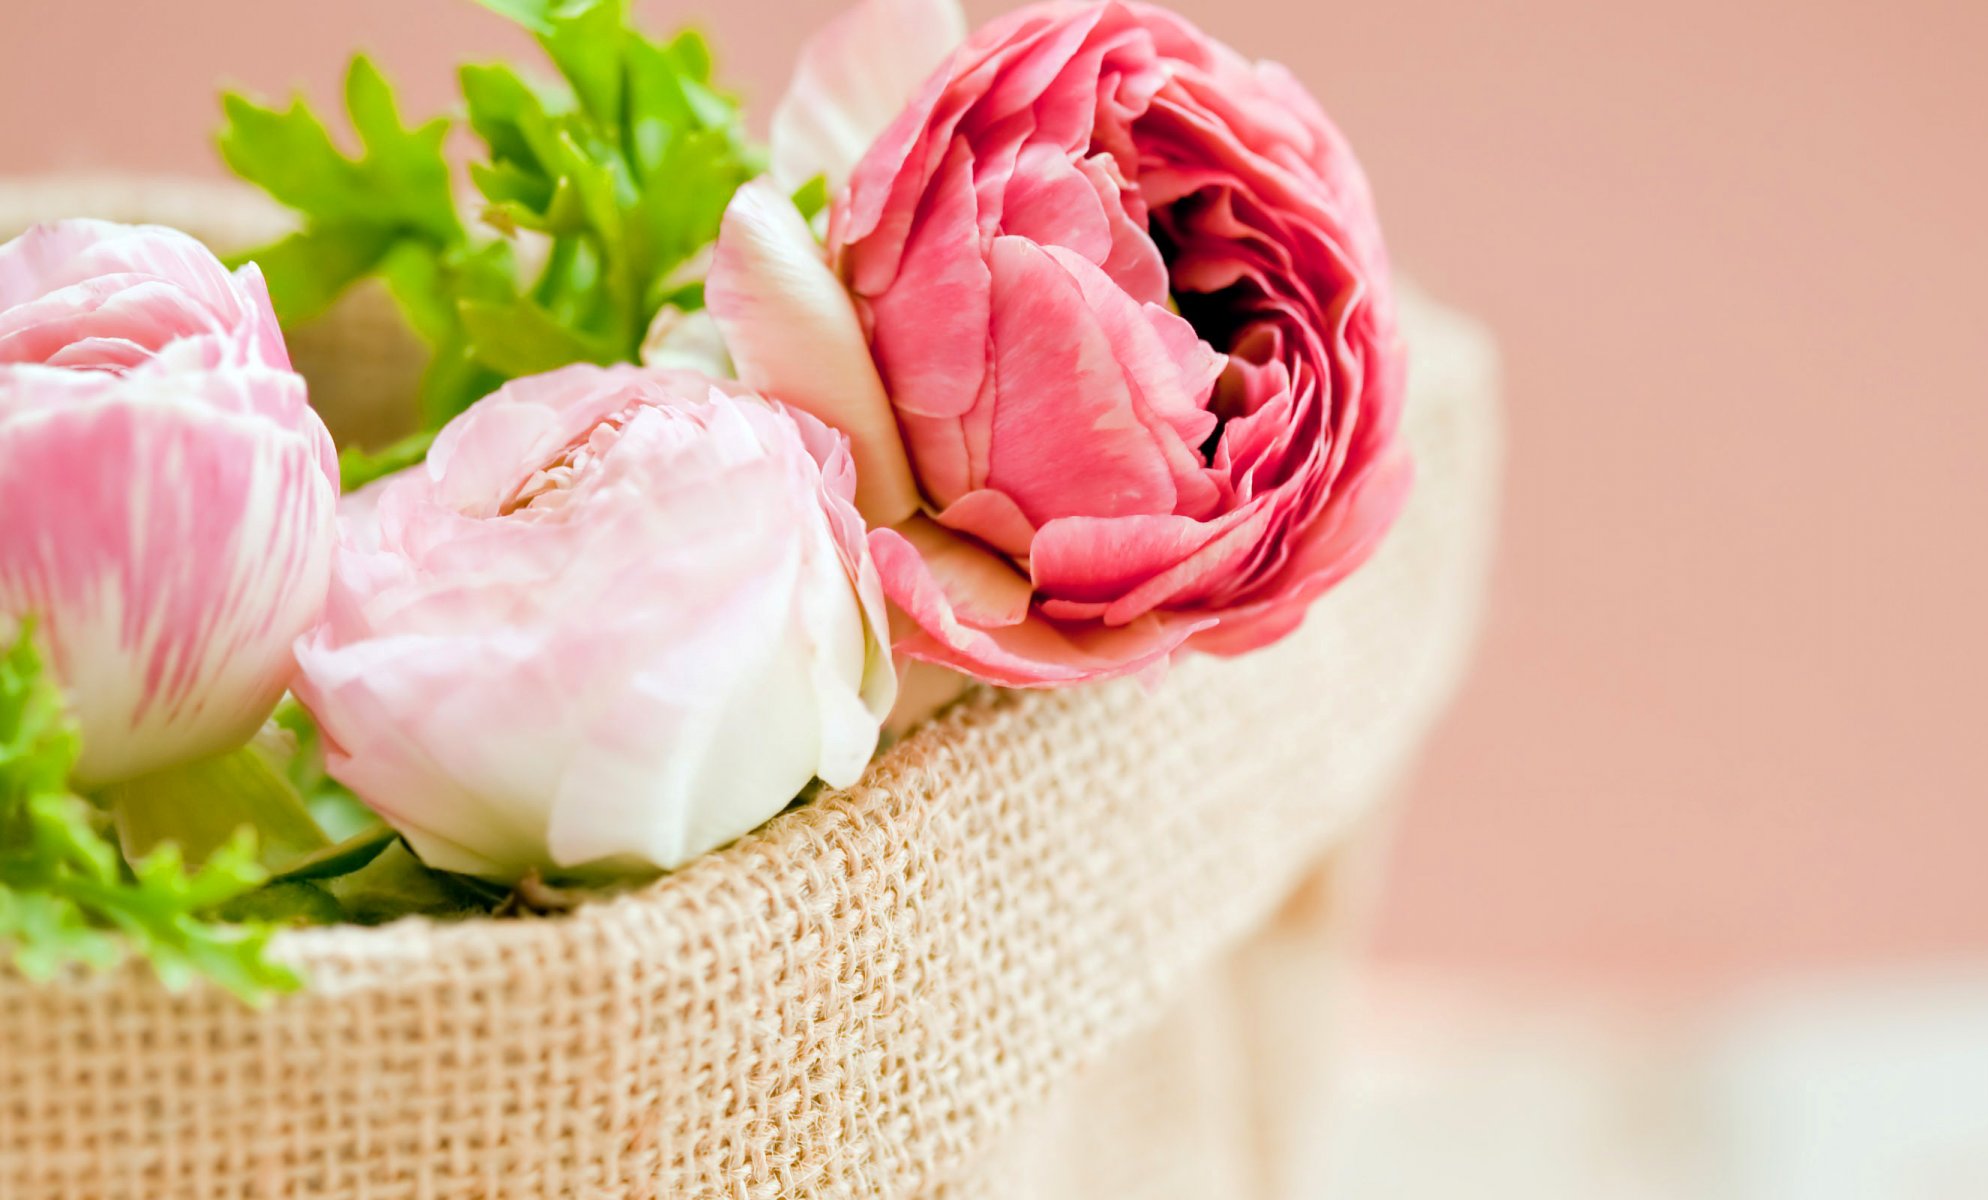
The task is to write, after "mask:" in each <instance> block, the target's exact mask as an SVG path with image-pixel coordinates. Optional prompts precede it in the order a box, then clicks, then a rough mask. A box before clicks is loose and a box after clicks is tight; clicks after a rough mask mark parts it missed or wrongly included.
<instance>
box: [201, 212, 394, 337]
mask: <svg viewBox="0 0 1988 1200" xmlns="http://www.w3.org/2000/svg"><path fill="white" fill-rule="evenodd" d="M393 244H394V235H393V232H392V231H391V230H388V229H385V228H382V227H380V226H377V225H326V226H319V227H316V228H312V229H307V230H302V231H299V232H297V233H293V234H291V235H290V236H289V237H286V238H284V239H283V240H281V241H278V242H272V243H271V244H269V245H267V246H264V247H262V248H261V249H259V250H256V251H254V252H253V256H252V257H243V258H237V259H235V260H234V262H233V263H231V265H239V264H240V263H241V262H243V261H252V262H254V263H255V264H256V266H258V267H260V268H261V270H262V276H263V278H264V279H265V280H267V281H268V283H269V296H270V300H271V301H272V302H273V303H274V304H275V305H276V309H277V311H278V312H281V313H283V314H284V318H285V319H286V320H289V321H292V322H301V321H308V320H311V319H312V318H313V317H316V316H318V315H319V314H320V313H322V312H324V310H325V309H327V308H330V307H331V305H332V303H333V302H334V301H336V300H337V299H338V298H339V296H341V295H343V294H344V292H345V290H346V289H347V288H349V287H351V286H352V285H353V284H354V283H357V282H358V281H359V280H361V279H364V278H365V277H366V276H367V275H368V274H371V273H372V271H373V270H374V269H375V268H376V267H378V266H379V264H380V260H381V259H382V258H384V257H385V256H386V253H387V250H388V249H389V248H391V247H392V246H393Z"/></svg>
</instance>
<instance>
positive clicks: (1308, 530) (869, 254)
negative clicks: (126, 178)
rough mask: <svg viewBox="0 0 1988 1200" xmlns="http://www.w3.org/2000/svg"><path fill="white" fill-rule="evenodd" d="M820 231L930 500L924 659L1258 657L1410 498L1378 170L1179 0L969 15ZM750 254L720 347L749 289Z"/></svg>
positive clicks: (1008, 671) (911, 539) (914, 597)
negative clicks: (972, 26)
mask: <svg viewBox="0 0 1988 1200" xmlns="http://www.w3.org/2000/svg"><path fill="white" fill-rule="evenodd" d="M907 3H910V4H913V5H914V7H915V6H916V0H866V3H865V5H864V6H863V9H867V10H877V9H879V8H882V7H890V6H895V7H899V8H902V7H904V6H905V5H906V4H907ZM928 7H930V6H929V5H928ZM863 9H859V12H860V11H863ZM858 19H859V18H858V17H857V16H856V15H855V14H852V15H851V17H848V18H845V19H844V22H843V23H841V25H840V26H839V27H838V28H832V29H831V30H830V31H829V33H828V34H826V35H824V38H823V39H822V43H821V44H819V45H818V46H817V48H816V49H815V50H812V51H811V52H810V54H811V55H812V56H813V57H814V58H817V59H818V58H820V57H821V56H823V55H824V54H826V53H829V52H830V51H831V50H834V49H835V48H837V47H838V46H846V45H847V44H848V43H849V42H850V41H851V40H852V39H851V36H850V29H851V23H852V22H855V21H857V20H858ZM898 19H899V20H900V21H902V20H903V17H902V15H901V14H900V15H899V17H898ZM927 24H935V23H933V22H928V23H927ZM823 46H826V47H828V49H824V48H823ZM844 52H846V51H844ZM808 67H809V60H806V59H804V70H803V73H802V79H803V81H804V82H805V81H807V80H810V79H815V78H830V77H833V76H834V74H835V73H834V72H832V71H826V70H823V69H821V68H820V66H819V64H818V63H817V64H815V65H814V69H812V70H809V69H808ZM829 99H830V97H826V96H822V97H807V98H803V104H798V105H790V107H804V106H805V107H815V108H818V107H821V106H822V105H823V104H825V103H827V101H828V100H829ZM777 131H778V127H777V126H776V133H777ZM790 156H791V157H795V158H796V160H797V161H801V162H805V163H807V164H808V165H814V163H815V161H816V159H818V158H820V157H821V156H819V155H817V156H815V157H814V158H810V157H809V156H807V155H805V154H802V155H790ZM775 157H776V166H777V165H778V163H779V162H780V160H781V158H782V157H783V155H782V149H781V148H780V147H779V146H778V145H777V144H776V152H775ZM732 232H733V231H730V230H728V236H731V235H732ZM740 240H744V239H742V238H741V239H740ZM827 253H828V257H829V263H830V265H831V267H832V269H833V270H834V271H835V272H836V273H837V274H838V275H839V277H840V278H841V280H842V281H843V282H844V284H845V285H846V287H847V289H848V291H849V293H850V295H851V296H853V298H854V302H855V309H856V312H857V314H858V316H859V319H860V327H861V330H862V333H863V336H864V337H865V339H866V341H867V346H868V350H869V352H870V357H871V358H872V359H873V361H874V364H875V369H876V371H877V373H878V376H879V377H880V380H881V383H882V387H883V391H884V393H885V394H887V395H888V398H889V404H890V406H891V409H892V411H893V413H894V415H895V425H896V428H897V430H898V432H899V433H900V435H901V438H902V441H903V448H904V453H905V456H906V457H907V459H908V462H909V464H910V470H911V474H912V476H913V477H914V478H915V481H916V485H917V490H918V492H919V494H920V496H921V498H922V510H923V513H922V515H918V516H914V517H912V518H910V519H909V520H905V521H896V520H894V521H893V524H895V526H896V528H894V529H881V530H878V531H876V532H875V533H874V534H873V546H874V550H875V553H876V555H877V560H878V563H879V565H880V567H881V569H882V571H883V574H884V578H885V582H886V587H887V589H888V591H889V593H890V596H891V598H892V600H893V601H894V602H895V603H896V604H897V605H898V606H899V607H900V608H902V609H903V611H904V612H905V613H906V614H908V616H909V617H910V618H911V621H912V623H914V624H915V626H916V628H915V631H913V632H911V633H910V634H909V635H908V636H907V637H905V638H904V639H903V640H902V641H901V643H900V649H901V650H902V651H904V652H905V653H907V654H909V655H911V656H914V657H919V658H925V659H928V660H933V661H937V662H941V663H945V664H948V665H951V666H953V667H956V668H958V669H960V670H963V671H967V672H969V673H971V674H974V675H977V676H980V677H981V678H984V679H988V680H991V681H994V682H997V683H1002V684H1010V685H1043V684H1058V683H1066V682H1076V681H1080V680H1085V679H1092V678H1098V677H1102V676H1109V675H1116V674H1123V673H1127V672H1131V671H1137V670H1141V669H1143V668H1146V667H1149V666H1153V665H1156V664H1158V663H1160V662H1162V661H1164V660H1165V659H1166V658H1167V657H1168V656H1169V655H1170V654H1171V653H1172V652H1173V651H1174V650H1176V649H1178V648H1179V647H1181V646H1183V645H1186V646H1192V647H1194V648H1197V649H1203V650H1209V651H1214V652H1217V653H1234V652H1239V651H1243V650H1247V649H1250V648H1253V647H1256V646H1260V645H1263V644H1265V643H1267V642H1269V641H1272V640H1274V639H1276V638H1278V637H1280V636H1282V635H1283V634H1285V633H1287V632H1289V631H1290V630H1291V629H1292V628H1294V627H1295V626H1296V625H1297V624H1298V622H1299V620H1300V619H1301V618H1302V616H1303V614H1304V612H1305V609H1306V607H1307V606H1308V605H1309V604H1310V603H1311V601H1312V600H1314V599H1315V598H1316V597H1317V596H1318V595H1319V594H1320V593H1322V592H1324V591H1325V590H1326V589H1328V588H1329V587H1331V586H1332V585H1333V584H1335V583H1336V582H1338V581H1339V580H1340V579H1342V578H1344V577H1345V576H1346V574H1347V573H1348V572H1350V571H1351V570H1353V569H1354V568H1355V567H1357V566H1358V565H1359V564H1360V563H1361V562H1362V561H1363V560H1364V559H1365V558H1366V557H1367V556H1368V554H1369V553H1370V552H1371V551H1372V550H1373V548H1374V547H1375V545H1376V544H1377V543H1378V542H1379V541H1380V539H1381V537H1382V535H1383V534H1384V533H1385V532H1386V530H1387V529H1388V527H1389V525H1390V524H1391V523H1392V521H1393V520H1394V518H1395V516H1396V514H1397V513H1398V512H1399V511H1400V509H1401V507H1402V504H1403V501H1404V499H1405V497H1406V495H1407V491H1408V485H1409V479H1410V467H1409V462H1408V459H1407V455H1406V453H1405V450H1404V447H1403V446H1402V444H1401V442H1400V440H1399V439H1398V438H1397V436H1396V428H1397V424H1398V418H1399V415H1400V409H1401V403H1402V396H1403V383H1404V372H1403V353H1402V348H1401V345H1400V341H1399V338H1398V336H1397V332H1396V326H1395V313H1394V304H1393V299H1392V296H1391V292H1390V280H1389V273H1388V263H1387V254H1386V251H1385V249H1384V248H1383V245H1382V241H1381V235H1380V229H1379V225H1378V223H1377V221H1376V219H1375V215H1374V208H1373V202H1372V199H1371V196H1370V193H1369V190H1368V187H1367V182H1366V179H1365V177H1364V176H1363V175H1362V173H1361V170H1360V167H1359V164H1358V163H1357V162H1356V161H1355V159H1354V157H1353V154H1352V152H1351V150H1350V149H1349V148H1348V147H1347V145H1346V142H1345V140H1344V139H1343V138H1342V137H1341V136H1340V134H1339V133H1338V131H1337V130H1336V129H1334V127H1333V126H1332V124H1331V122H1330V121H1328V120H1327V119H1326V117H1325V115H1324V113H1323V112H1322V111H1320V109H1319V107H1318V105H1317V104H1316V103H1315V102H1314V101H1313V99H1312V98H1311V97H1310V96H1309V95H1308V94H1307V93H1306V92H1305V90H1304V89H1303V87H1301V86H1300V85H1299V84H1298V83H1297V82H1296V81H1295V80H1293V79H1292V77H1291V76H1290V75H1289V74H1288V73H1287V72H1286V71H1285V70H1284V69H1283V68H1281V67H1278V66H1275V65H1271V64H1260V63H1251V62H1249V61H1247V60H1245V59H1243V58H1242V57H1240V56H1239V55H1237V54H1236V53H1235V52H1234V51H1232V50H1230V49H1228V48H1227V47H1225V46H1223V45H1221V44H1219V43H1217V42H1215V41H1212V40H1211V39H1209V38H1208V37H1206V36H1205V35H1203V34H1202V33H1201V32H1200V31H1198V30H1196V29H1195V28H1194V27H1193V26H1191V25H1190V24H1188V23H1187V22H1186V21H1185V20H1183V19H1181V18H1180V17H1178V16H1175V15H1173V14H1171V13H1168V12H1165V11H1162V10H1160V9H1156V8H1151V7H1147V6H1144V5H1136V4H1126V3H1118V2H1111V3H1084V4H1067V3H1055V4H1039V5H1033V6H1030V7H1028V8H1025V9H1022V10H1020V11H1018V12H1015V13H1012V14H1010V15H1008V16H1006V17H1004V18H1002V19H1000V20H998V21H996V22H994V23H993V24H991V25H989V26H987V27H985V28H983V29H982V30H980V31H979V32H978V33H976V34H974V35H973V36H972V37H971V38H970V39H968V40H967V41H966V43H965V44H964V45H963V46H961V47H960V48H958V49H957V50H956V51H954V52H953V53H952V54H951V56H950V57H949V58H947V59H946V61H945V62H944V63H943V64H942V65H941V66H940V67H939V68H938V70H937V71H936V72H935V73H933V74H932V75H930V76H929V77H928V78H927V79H926V80H925V82H924V83H923V84H922V85H921V86H919V87H918V88H917V90H916V93H915V95H914V96H913V97H912V99H911V101H910V103H909V105H908V106H906V107H905V108H904V109H903V110H902V111H901V112H900V113H899V115H898V116H897V117H896V119H895V120H894V121H892V122H891V123H890V125H889V127H888V128H887V129H885V130H884V131H883V132H882V134H881V136H879V137H877V138H876V139H875V140H874V141H873V142H872V143H871V144H870V145H869V147H868V149H867V151H865V152H864V153H863V154H862V156H861V158H860V160H859V161H857V162H856V163H855V164H854V167H853V170H852V171H851V173H850V176H849V182H848V186H847V188H846V190H845V191H843V192H842V193H841V194H840V196H839V197H838V199H837V200H836V202H835V205H834V209H833V216H832V220H831V223H830V227H829V234H828V250H827ZM732 261H734V256H732V255H729V254H728V253H727V247H726V245H725V243H724V241H723V240H721V243H720V251H719V270H718V272H717V273H716V274H715V275H714V295H715V296H716V299H715V300H714V302H713V307H714V311H716V312H717V313H718V315H719V317H720V321H721V324H728V325H729V326H731V328H728V335H729V334H731V333H733V332H734V330H735V329H736V327H738V326H740V325H742V324H747V323H748V322H743V321H740V320H738V319H733V320H731V321H730V322H727V320H726V318H727V315H728V312H727V309H728V305H729V306H730V308H732V309H737V310H743V311H745V312H748V313H750V312H752V311H754V309H753V308H752V306H750V305H748V304H745V303H734V302H733V301H734V298H735V297H736V296H737V295H739V294H745V293H750V292H751V291H752V289H751V288H750V287H748V286H746V285H743V284H741V283H739V282H737V281H736V280H735V279H733V278H728V277H727V276H726V275H725V269H726V268H727V266H728V265H729V264H730V263H731V262H732ZM764 290H765V289H760V291H761V292H762V293H763V292H764ZM761 307H762V308H773V309H776V310H777V309H778V307H779V306H778V305H762V306H761ZM742 340H743V341H745V342H746V343H748V345H747V348H746V353H744V354H743V355H741V354H739V345H738V344H737V343H738V342H740V341H742ZM767 340H769V339H767V338H765V337H761V338H760V339H758V341H760V342H765V341H767ZM733 341H734V346H733V350H734V354H735V356H736V357H738V358H739V359H740V366H741V369H742V371H744V372H746V373H747V375H748V377H749V378H750V377H752V375H753V374H754V373H755V369H756V368H758V367H760V366H762V365H763V364H761V363H757V362H755V361H753V360H754V357H755V356H754V354H753V348H752V345H751V343H752V342H753V341H754V339H753V338H751V337H750V336H749V335H748V336H744V337H734V338H733ZM757 373H758V374H759V375H761V376H762V378H761V379H760V380H759V381H758V382H761V383H762V384H763V385H764V386H768V387H769V388H770V389H771V390H772V391H774V392H775V394H780V392H781V388H780V386H779V382H780V381H779V380H778V379H777V378H771V377H768V376H769V374H777V372H776V373H769V372H766V371H764V370H760V371H758V372H757ZM857 440H858V443H859V446H860V444H861V442H862V440H863V439H862V437H861V436H860V435H857Z"/></svg>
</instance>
